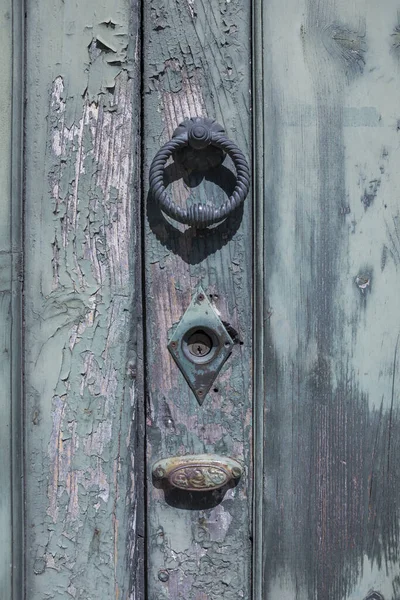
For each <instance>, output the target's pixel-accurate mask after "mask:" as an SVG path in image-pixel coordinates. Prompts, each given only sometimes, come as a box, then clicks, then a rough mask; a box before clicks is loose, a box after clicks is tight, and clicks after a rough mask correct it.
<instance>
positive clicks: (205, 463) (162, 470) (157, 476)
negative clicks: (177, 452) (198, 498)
mask: <svg viewBox="0 0 400 600" xmlns="http://www.w3.org/2000/svg"><path fill="white" fill-rule="evenodd" d="M152 471H153V478H154V480H155V483H158V484H162V485H160V486H159V487H163V485H168V486H170V487H174V488H178V489H181V490H187V491H190V492H208V491H211V490H217V489H220V488H223V487H225V486H227V487H229V486H234V485H236V484H237V482H238V481H239V479H240V477H241V476H242V473H243V467H242V465H241V464H240V463H239V462H238V461H237V460H235V459H233V458H229V457H226V456H218V455H217V454H191V455H187V456H172V457H170V458H163V459H161V460H159V461H157V462H156V463H154V465H153V469H152Z"/></svg>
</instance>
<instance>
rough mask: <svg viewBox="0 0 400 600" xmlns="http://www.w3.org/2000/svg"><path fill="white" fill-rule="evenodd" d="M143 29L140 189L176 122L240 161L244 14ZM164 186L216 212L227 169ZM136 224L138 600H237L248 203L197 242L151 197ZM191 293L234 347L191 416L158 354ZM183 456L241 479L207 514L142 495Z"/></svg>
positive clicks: (244, 490) (158, 4)
mask: <svg viewBox="0 0 400 600" xmlns="http://www.w3.org/2000/svg"><path fill="white" fill-rule="evenodd" d="M144 24H145V28H144V40H145V47H144V92H145V95H144V160H145V169H144V177H145V179H144V181H145V184H146V182H147V174H148V168H149V165H150V162H151V160H152V158H153V156H154V155H155V153H156V151H157V150H158V149H159V148H160V146H161V145H162V144H163V143H165V142H166V141H167V140H168V139H169V138H170V137H171V135H172V133H173V130H174V129H175V127H176V126H177V125H178V124H179V123H180V122H181V121H182V120H183V119H184V118H188V117H192V116H208V117H211V118H216V119H217V120H218V121H219V122H220V123H221V124H223V125H224V126H225V128H226V131H227V133H228V135H229V137H231V138H232V139H234V140H235V141H236V142H237V143H238V144H239V145H240V147H241V149H242V150H243V151H244V152H245V154H246V156H247V157H249V150H250V96H249V91H250V70H249V59H250V45H249V32H250V5H249V4H248V3H241V2H238V1H237V0H232V1H231V2H230V3H225V2H211V3H210V2H202V1H200V2H192V1H183V2H172V1H170V0H153V1H151V2H148V3H145V6H144ZM182 175H183V176H184V179H182ZM166 176H167V179H168V180H169V181H170V183H171V185H170V186H169V187H168V190H169V191H170V192H171V193H172V194H173V196H174V199H175V200H176V201H177V202H179V203H181V204H182V205H184V204H185V203H186V202H187V201H188V202H191V201H193V198H196V200H197V201H202V202H206V201H210V200H211V199H213V201H215V202H216V203H220V202H222V201H223V198H225V195H226V193H227V192H231V191H232V184H234V171H232V170H231V168H230V165H229V163H227V166H225V167H224V168H220V169H217V170H216V172H215V173H214V174H212V173H208V174H207V175H206V178H205V179H204V180H203V181H200V180H199V179H197V180H196V179H195V178H194V177H193V176H192V178H191V177H190V174H189V173H186V174H185V173H182V171H179V169H178V168H177V167H176V165H175V167H174V166H171V167H167V169H166ZM196 184H199V185H196ZM146 191H147V188H146ZM146 216H147V223H146V225H147V228H146V233H145V244H144V245H145V266H146V324H147V335H146V341H147V373H148V384H147V392H148V398H147V439H148V444H147V465H148V472H149V477H148V515H147V517H148V518H147V539H148V596H149V598H150V599H153V598H156V597H157V598H160V597H162V598H176V597H182V598H193V599H197V600H200V599H201V600H206V599H210V600H211V599H217V598H218V599H220V598H225V599H228V598H229V599H230V598H237V597H238V596H239V597H243V598H248V597H249V594H250V554H251V540H250V515H251V512H250V511H251V500H250V491H251V481H250V474H251V445H250V443H251V368H250V364H251V363H250V359H251V319H252V316H251V283H252V277H251V260H252V258H251V200H250V199H249V200H248V201H247V204H246V205H245V209H244V212H243V214H239V215H236V216H235V217H234V218H233V219H230V220H229V222H228V221H227V222H226V223H225V224H222V225H220V226H219V227H217V228H216V229H211V230H205V231H203V232H200V231H196V230H194V229H193V228H185V227H182V228H181V227H179V225H177V224H176V223H175V224H174V223H172V222H169V221H166V219H164V217H163V215H162V214H161V213H160V211H159V210H158V209H157V207H156V206H154V204H153V203H152V202H151V198H148V200H147V214H146ZM199 284H201V285H202V286H203V288H204V290H205V291H206V293H207V295H208V297H209V298H210V299H211V301H212V302H213V303H214V306H215V308H216V309H217V310H218V311H219V313H220V315H221V319H222V320H223V321H225V322H227V323H229V324H230V325H231V327H232V328H233V329H234V330H236V332H237V336H236V339H237V342H238V343H237V344H236V345H235V347H234V350H233V353H232V356H231V357H230V358H229V360H228V361H227V363H226V365H225V366H224V368H223V370H222V371H221V374H220V376H219V377H218V379H217V380H216V382H215V386H213V389H212V390H211V391H210V393H209V395H208V396H207V397H206V398H205V400H204V403H203V405H202V406H201V407H200V406H199V405H198V403H197V400H196V398H195V396H194V395H193V393H192V392H191V390H190V388H189V387H188V385H187V383H186V382H185V380H184V378H183V376H182V374H181V373H180V371H179V369H178V368H177V366H176V364H175V363H174V362H173V360H172V358H171V355H170V353H169V352H168V349H167V343H168V338H169V335H170V334H171V330H172V327H173V325H174V323H177V322H178V321H179V319H180V318H181V316H182V315H183V313H184V312H185V310H186V308H187V307H188V305H189V304H190V301H191V297H192V295H193V294H194V293H195V291H196V290H197V286H198V285H199ZM239 341H240V342H242V343H239ZM191 453H208V454H212V453H219V454H222V455H227V456H232V457H234V458H238V459H239V460H241V461H243V463H244V465H245V469H246V475H245V477H244V479H243V480H242V482H241V483H240V484H239V486H238V487H237V488H235V489H233V490H229V491H228V492H227V494H226V496H225V498H224V500H223V501H222V502H220V503H217V502H215V503H214V505H213V506H210V505H206V503H204V504H203V505H201V503H200V502H196V498H195V497H193V496H192V497H191V498H187V497H186V498H185V499H182V498H181V499H180V500H181V502H180V503H178V502H176V503H175V504H174V503H173V502H172V501H171V498H166V497H165V496H164V492H163V490H162V489H156V488H155V487H154V485H153V482H152V481H151V465H152V464H153V463H154V462H155V461H156V460H158V459H160V458H166V457H168V456H174V455H185V454H191ZM165 570H166V571H167V572H168V580H167V581H162V580H160V578H159V572H160V571H165ZM163 577H164V575H163V573H161V578H163ZM164 578H165V577H164Z"/></svg>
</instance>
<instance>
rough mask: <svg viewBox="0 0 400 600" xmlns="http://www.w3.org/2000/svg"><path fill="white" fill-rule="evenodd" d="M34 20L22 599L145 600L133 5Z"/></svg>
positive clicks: (52, 6)
mask: <svg viewBox="0 0 400 600" xmlns="http://www.w3.org/2000/svg"><path fill="white" fill-rule="evenodd" d="M27 11H28V12H27V98H28V102H27V112H26V212H25V216H26V246H25V256H26V258H25V262H26V269H25V276H26V283H25V322H26V372H25V384H26V422H25V427H26V532H27V535H26V540H27V547H26V557H27V564H26V597H27V598H29V600H31V599H32V600H35V599H37V600H39V599H40V600H43V598H49V599H50V598H69V597H71V598H76V599H77V598H82V599H85V600H93V599H97V598H116V599H117V598H118V599H126V600H127V599H133V598H140V597H141V593H142V590H143V586H142V585H141V570H142V569H141V567H142V564H143V558H142V553H141V548H140V546H141V545H142V539H143V516H142V514H141V508H140V497H141V494H142V491H141V490H142V487H143V483H142V471H143V468H142V451H141V446H140V427H141V423H140V420H141V417H140V415H141V410H142V409H141V407H142V404H143V403H142V395H141V394H142V392H141V389H142V372H143V369H142V368H141V363H142V352H141V307H140V299H141V288H140V281H141V277H140V251H139V249H140V245H141V242H140V200H139V198H140V190H139V184H138V182H139V176H138V173H139V161H138V148H139V147H140V131H139V109H140V106H139V93H138V91H139V85H140V84H139V63H140V54H139V52H138V48H139V32H138V23H139V12H138V5H137V3H136V2H133V3H131V2H128V1H127V0H118V1H117V2H110V0H101V1H100V2H98V1H96V2H95V1H89V2H80V3H79V4H74V3H64V2H62V1H61V0H45V1H40V2H39V1H34V2H31V3H29V6H27Z"/></svg>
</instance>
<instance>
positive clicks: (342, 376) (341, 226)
mask: <svg viewBox="0 0 400 600" xmlns="http://www.w3.org/2000/svg"><path fill="white" fill-rule="evenodd" d="M258 4H259V3H258ZM397 11H398V5H397V3H395V2H394V1H393V2H392V1H389V2H386V3H385V5H384V6H383V5H382V4H381V3H380V2H377V1H372V2H366V1H364V0H352V1H350V2H344V1H341V0H340V1H337V2H333V1H332V2H331V1H329V2H323V3H318V2H314V1H312V0H303V1H301V2H294V1H292V0H284V1H283V2H282V1H279V2H278V1H274V0H273V1H272V2H269V3H268V4H265V5H264V6H263V9H262V12H263V36H262V44H263V49H262V47H261V42H260V39H261V38H260V39H259V45H258V46H257V47H256V50H255V51H256V59H257V60H258V61H261V63H260V64H262V70H263V75H264V77H263V82H264V86H263V94H264V104H263V106H264V110H263V114H262V115H261V116H260V117H259V118H260V119H262V121H263V130H264V133H263V139H261V138H260V137H259V136H258V139H257V144H258V145H257V151H258V152H264V165H263V167H264V190H263V191H264V198H262V197H259V198H258V201H259V202H263V203H264V213H265V220H264V249H263V258H264V273H263V277H264V293H265V304H264V317H265V323H266V327H265V344H264V347H263V350H264V369H265V382H264V385H265V390H266V396H265V398H266V406H265V422H264V478H265V487H264V489H265V493H264V510H263V513H264V514H263V522H262V524H261V523H260V522H259V523H258V527H262V540H263V547H264V550H263V556H262V557H258V558H259V560H260V561H262V569H263V586H264V587H263V592H262V596H261V595H260V596H258V597H259V598H261V597H263V598H268V600H278V599H279V600H286V599H288V600H289V599H291V600H292V599H293V598H296V600H306V599H307V600H310V599H319V600H322V599H327V598H329V599H330V598H332V599H333V598H335V599H337V600H339V599H347V600H350V599H351V600H356V599H359V600H362V599H364V598H370V599H372V598H379V599H382V598H383V599H384V600H397V599H398V598H399V597H400V579H399V575H398V573H399V558H400V556H399V547H400V546H399V533H400V529H399V523H400V520H399V519H400V508H399V497H400V470H399V464H400V429H399V420H400V398H399V383H400V382H399V352H398V347H399V336H400V321H399V310H398V307H399V300H398V298H399V292H400V279H399V273H398V266H399V239H400V238H399V218H400V202H399V193H400V178H399V170H398V168H397V165H398V161H399V150H398V148H399V129H398V115H399V110H398V97H399V92H400V78H399V76H400V71H399V62H398V60H399V57H398V44H397V39H398V13H397ZM261 53H262V57H260V54H261ZM256 129H257V126H256ZM260 131H261V132H262V129H260ZM256 351H257V350H256ZM256 443H257V444H258V445H259V446H261V444H262V443H263V440H260V439H258V440H257V442H256ZM373 594H375V595H373Z"/></svg>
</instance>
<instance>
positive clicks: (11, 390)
mask: <svg viewBox="0 0 400 600" xmlns="http://www.w3.org/2000/svg"><path fill="white" fill-rule="evenodd" d="M22 40H23V35H22V3H20V2H14V3H12V2H9V1H8V0H2V1H1V2H0V55H1V63H0V77H1V86H0V106H1V108H2V110H1V114H0V189H1V195H0V389H1V397H0V440H1V453H0V456H1V458H0V489H1V494H0V581H1V591H0V596H1V598H4V600H11V599H18V598H20V597H21V596H20V592H21V588H22V560H23V554H22V521H23V514H22V479H21V475H22V465H21V449H22V447H21V409H22V407H21V283H20V282H21V200H22V199H21V180H22V171H21V166H22V165H21V149H22V145H21V131H22V110H21V107H22V100H23V96H22V78H23V72H22V52H23V49H22Z"/></svg>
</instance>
